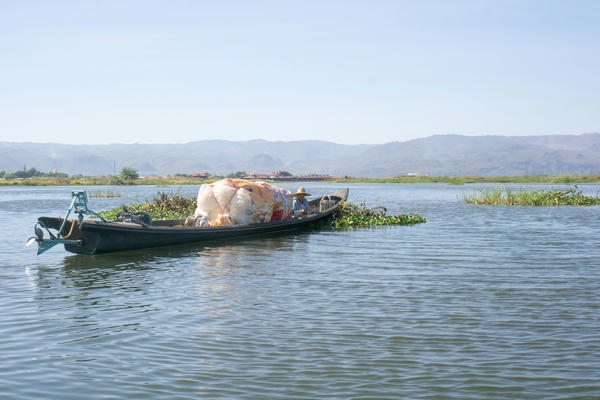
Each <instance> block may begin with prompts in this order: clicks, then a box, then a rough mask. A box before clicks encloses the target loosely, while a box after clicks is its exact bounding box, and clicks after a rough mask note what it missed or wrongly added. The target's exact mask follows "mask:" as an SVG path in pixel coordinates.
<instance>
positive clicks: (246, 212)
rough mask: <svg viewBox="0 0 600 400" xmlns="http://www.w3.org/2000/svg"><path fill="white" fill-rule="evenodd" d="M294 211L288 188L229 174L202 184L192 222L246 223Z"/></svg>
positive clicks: (276, 218)
mask: <svg viewBox="0 0 600 400" xmlns="http://www.w3.org/2000/svg"><path fill="white" fill-rule="evenodd" d="M292 215H293V197H292V194H291V192H289V191H288V190H285V189H282V188H279V187H277V186H273V185H271V184H269V183H266V182H250V181H246V180H243V179H229V178H228V179H223V180H220V181H217V182H214V183H210V184H204V185H202V186H201V187H200V190H199V191H198V200H197V208H196V212H195V213H194V216H193V217H190V218H189V220H190V221H189V224H209V225H210V226H226V225H246V224H250V223H257V222H269V221H279V220H285V219H289V218H291V217H292ZM192 220H193V221H194V222H192Z"/></svg>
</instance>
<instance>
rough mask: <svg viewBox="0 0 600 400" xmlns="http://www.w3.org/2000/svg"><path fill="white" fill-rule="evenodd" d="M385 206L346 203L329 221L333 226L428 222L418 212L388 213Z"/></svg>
mask: <svg viewBox="0 0 600 400" xmlns="http://www.w3.org/2000/svg"><path fill="white" fill-rule="evenodd" d="M386 213H387V210H386V209H385V207H375V208H367V207H365V205H364V204H361V205H356V204H352V203H344V204H343V205H342V206H341V207H340V208H339V210H338V212H337V213H336V214H335V216H334V218H333V220H331V221H330V222H329V224H330V226H331V227H333V228H346V227H368V226H382V225H415V224H421V223H424V222H426V221H427V220H426V219H425V218H424V217H421V216H419V215H417V214H400V215H386Z"/></svg>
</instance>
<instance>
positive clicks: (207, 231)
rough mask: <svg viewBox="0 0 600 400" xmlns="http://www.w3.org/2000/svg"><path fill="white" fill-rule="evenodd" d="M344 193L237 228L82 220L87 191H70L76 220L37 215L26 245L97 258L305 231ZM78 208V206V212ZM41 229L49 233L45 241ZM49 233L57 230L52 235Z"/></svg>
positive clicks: (326, 215) (341, 199) (332, 209)
mask: <svg viewBox="0 0 600 400" xmlns="http://www.w3.org/2000/svg"><path fill="white" fill-rule="evenodd" d="M347 197H348V189H347V188H346V189H342V190H340V191H338V192H335V193H331V194H329V195H327V196H322V197H319V198H316V199H313V200H311V201H309V205H310V206H311V210H312V212H310V213H309V214H308V215H305V216H299V217H294V218H291V219H288V220H283V221H272V222H266V223H256V224H249V225H241V226H217V227H202V228H196V227H186V226H183V223H184V220H166V221H154V222H152V223H151V224H146V223H140V222H115V221H97V220H88V219H83V214H96V213H94V212H92V211H89V210H88V209H87V195H86V194H85V192H73V202H72V203H71V208H70V209H69V213H70V211H71V209H74V211H75V213H78V214H79V219H71V220H68V219H67V218H68V216H69V213H67V216H66V217H65V218H60V217H39V218H38V223H37V224H36V227H35V234H36V236H34V237H32V238H31V239H30V241H29V243H28V244H30V243H32V242H33V241H36V242H37V243H38V246H39V247H38V254H41V253H43V252H44V251H46V250H49V249H50V248H52V247H53V246H54V245H56V244H63V245H64V247H65V250H66V251H69V252H72V253H76V254H100V253H110V252H116V251H123V250H132V249H140V248H148V247H158V246H171V245H177V244H183V243H201V242H206V241H213V240H223V239H232V240H234V239H236V238H239V237H244V236H252V235H262V234H271V233H282V232H291V231H298V230H302V229H308V228H310V227H313V226H315V225H316V224H319V223H321V222H322V221H324V220H327V219H330V218H332V217H333V214H334V213H335V212H336V210H337V209H338V208H339V207H340V206H341V205H342V203H343V202H344V201H346V199H347ZM323 198H328V200H329V207H328V208H327V209H325V210H324V211H320V210H319V205H320V202H321V199H323ZM78 206H79V207H80V208H78ZM44 230H45V231H46V232H48V234H49V235H50V238H49V239H45V238H44ZM52 230H55V231H56V233H54V232H53V231H52Z"/></svg>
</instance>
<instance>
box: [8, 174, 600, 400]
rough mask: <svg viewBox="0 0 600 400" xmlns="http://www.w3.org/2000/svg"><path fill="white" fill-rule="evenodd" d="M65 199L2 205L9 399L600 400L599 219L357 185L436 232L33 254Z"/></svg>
mask: <svg viewBox="0 0 600 400" xmlns="http://www.w3.org/2000/svg"><path fill="white" fill-rule="evenodd" d="M305 186H306V187H307V189H309V190H311V191H312V193H323V192H331V191H334V190H337V189H338V188H339V187H338V186H337V185H326V184H315V185H314V187H311V185H309V184H306V185H305ZM537 188H538V189H539V187H537ZM598 188H599V187H597V186H596V187H591V186H590V187H587V188H586V190H588V191H592V192H596V191H598ZM119 189H120V190H128V189H129V188H119ZM69 190H70V188H60V189H51V190H49V191H48V192H46V191H44V189H43V188H34V189H28V190H27V191H24V192H20V191H11V192H10V193H9V194H7V195H6V197H5V198H4V200H3V199H2V198H0V209H1V210H2V212H1V213H0V220H2V222H3V223H4V224H5V225H6V226H11V227H12V230H10V232H7V231H5V233H4V234H3V235H4V237H0V239H2V240H0V256H1V257H2V261H3V263H4V264H5V265H4V268H2V269H0V312H1V313H0V348H1V349H2V363H0V393H1V394H2V396H3V397H6V398H22V399H39V398H45V399H61V400H62V399H69V398H73V399H77V398H81V393H85V397H86V398H91V399H93V398H97V399H104V398H153V399H154V398H157V399H161V398H162V399H172V398H244V399H246V398H256V399H263V398H302V399H303V398H358V397H362V398H390V399H391V398H456V399H466V398H471V399H481V398H485V399H506V398H522V399H527V398H530V399H539V398H596V397H598V396H597V394H598V393H599V392H600V388H599V387H598V384H597V382H598V381H599V380H600V373H599V372H598V371H599V369H598V368H597V365H598V359H597V355H598V352H599V351H600V348H599V347H598V343H599V342H600V337H599V334H598V332H600V321H599V320H598V318H597V314H598V310H599V309H600V299H599V297H598V293H600V283H599V282H600V264H598V261H597V260H598V259H600V246H598V244H599V243H600V219H599V218H598V210H600V207H587V208H583V207H566V208H544V209H542V208H528V207H518V208H511V207H500V208H498V207H478V206H468V205H465V204H463V203H461V202H459V201H457V200H456V199H457V194H459V193H461V192H463V191H465V190H467V189H466V188H465V187H455V186H447V185H353V187H352V188H351V190H350V196H351V201H353V202H355V203H360V202H365V203H367V205H379V204H385V205H386V206H387V207H388V211H389V212H392V213H399V212H402V213H406V212H417V213H419V214H421V215H423V216H425V217H427V219H428V222H427V223H426V224H422V225H419V226H414V227H379V228H373V229H358V230H348V231H322V232H312V233H300V234H289V235H285V236H266V237H260V238H248V239H243V240H236V241H235V242H226V241H225V242H218V243H217V242H215V243H209V244H202V245H197V244H196V245H195V244H191V245H182V246H175V247H169V248H154V249H142V250H136V251H129V252H122V253H114V254H106V255H95V256H81V255H71V254H68V253H65V252H63V251H62V249H59V247H58V246H57V247H56V248H55V249H53V250H51V251H49V252H47V253H45V254H44V255H43V256H40V257H36V256H35V251H34V250H32V249H31V248H24V247H23V243H22V242H23V240H22V239H23V237H27V236H28V235H30V234H31V226H32V225H33V224H29V225H28V226H25V225H24V224H23V221H34V220H35V215H29V214H24V213H26V212H27V211H26V208H24V206H23V204H24V201H25V200H27V202H28V203H31V209H32V210H36V211H35V212H36V213H37V212H38V211H37V210H48V213H47V214H48V215H54V214H60V213H61V212H62V211H63V210H64V202H63V201H61V202H58V200H57V199H58V198H59V197H60V196H62V194H61V193H59V192H61V191H64V192H65V193H67V195H66V196H65V198H67V199H68V194H69V193H70V192H69ZM131 190H132V191H133V192H132V193H131V194H130V195H128V197H127V199H132V198H133V199H134V198H136V196H137V197H140V198H142V197H143V196H148V197H152V196H153V195H154V194H155V191H156V190H155V188H153V187H151V188H146V189H144V188H140V187H135V188H131ZM144 190H145V191H144ZM59 195H60V196H59ZM1 196H3V192H2V191H1V189H0V197H1ZM11 196H12V197H11ZM122 200H123V199H118V200H117V201H122ZM13 201H15V206H14V207H12V206H11V204H12V203H13ZM109 201H110V200H107V201H106V202H107V204H108V202H109ZM54 204H56V205H54ZM53 207H55V208H53ZM96 208H98V207H96ZM28 223H29V222H28ZM0 235H1V234H0ZM17 239H18V240H17ZM21 249H22V250H21ZM84 391H85V392H84Z"/></svg>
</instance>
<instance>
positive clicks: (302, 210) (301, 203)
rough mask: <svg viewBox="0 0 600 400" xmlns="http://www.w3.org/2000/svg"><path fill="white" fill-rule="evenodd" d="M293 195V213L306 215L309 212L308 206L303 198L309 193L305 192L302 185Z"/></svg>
mask: <svg viewBox="0 0 600 400" xmlns="http://www.w3.org/2000/svg"><path fill="white" fill-rule="evenodd" d="M293 196H294V215H296V214H302V215H306V214H308V213H309V212H310V206H309V205H308V201H307V200H306V199H305V197H306V196H310V193H306V191H305V190H304V188H303V187H299V188H298V190H297V191H296V193H294V194H293Z"/></svg>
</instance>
